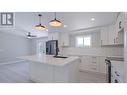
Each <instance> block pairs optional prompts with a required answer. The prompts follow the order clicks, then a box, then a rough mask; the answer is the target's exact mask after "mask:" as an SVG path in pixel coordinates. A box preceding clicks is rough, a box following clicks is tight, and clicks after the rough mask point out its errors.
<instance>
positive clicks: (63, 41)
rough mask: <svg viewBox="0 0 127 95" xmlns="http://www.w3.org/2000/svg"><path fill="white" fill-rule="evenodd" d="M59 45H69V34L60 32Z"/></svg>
mask: <svg viewBox="0 0 127 95" xmlns="http://www.w3.org/2000/svg"><path fill="white" fill-rule="evenodd" d="M60 37H61V38H60V43H61V46H69V34H68V33H66V32H63V33H60Z"/></svg>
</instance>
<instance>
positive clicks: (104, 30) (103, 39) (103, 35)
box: [101, 27, 109, 45]
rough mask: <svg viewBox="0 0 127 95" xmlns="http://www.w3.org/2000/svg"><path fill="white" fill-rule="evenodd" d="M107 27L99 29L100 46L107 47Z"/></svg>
mask: <svg viewBox="0 0 127 95" xmlns="http://www.w3.org/2000/svg"><path fill="white" fill-rule="evenodd" d="M108 31H109V30H108V27H102V28H101V45H108V42H109V38H108V35H109V34H108Z"/></svg>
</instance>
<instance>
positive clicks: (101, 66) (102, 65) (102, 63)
mask: <svg viewBox="0 0 127 95" xmlns="http://www.w3.org/2000/svg"><path fill="white" fill-rule="evenodd" d="M105 59H106V57H103V56H100V57H99V72H100V73H104V74H106V63H105Z"/></svg>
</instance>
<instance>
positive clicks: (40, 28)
mask: <svg viewBox="0 0 127 95" xmlns="http://www.w3.org/2000/svg"><path fill="white" fill-rule="evenodd" d="M38 16H39V24H38V25H36V26H35V29H36V30H38V31H42V30H44V29H45V26H43V25H42V24H41V16H42V15H41V14H39V15H38Z"/></svg>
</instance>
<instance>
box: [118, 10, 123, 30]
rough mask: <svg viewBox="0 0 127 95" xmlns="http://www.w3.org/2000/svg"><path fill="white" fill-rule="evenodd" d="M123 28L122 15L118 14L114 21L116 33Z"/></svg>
mask: <svg viewBox="0 0 127 95" xmlns="http://www.w3.org/2000/svg"><path fill="white" fill-rule="evenodd" d="M123 28H124V13H123V12H121V13H119V15H118V17H117V20H116V31H117V32H120V31H121V30H122V29H123Z"/></svg>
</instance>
